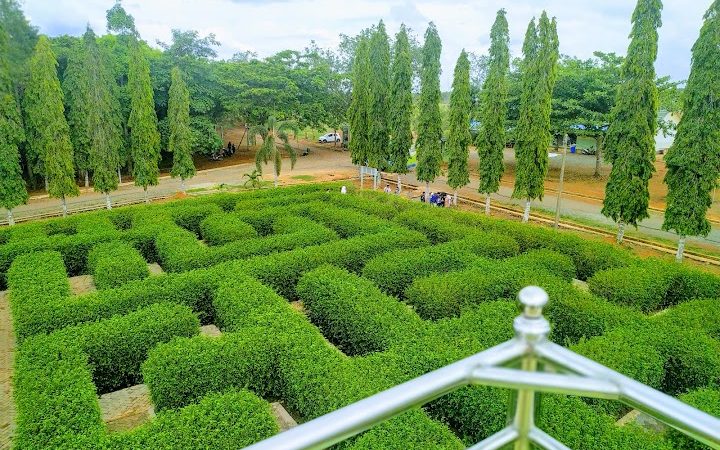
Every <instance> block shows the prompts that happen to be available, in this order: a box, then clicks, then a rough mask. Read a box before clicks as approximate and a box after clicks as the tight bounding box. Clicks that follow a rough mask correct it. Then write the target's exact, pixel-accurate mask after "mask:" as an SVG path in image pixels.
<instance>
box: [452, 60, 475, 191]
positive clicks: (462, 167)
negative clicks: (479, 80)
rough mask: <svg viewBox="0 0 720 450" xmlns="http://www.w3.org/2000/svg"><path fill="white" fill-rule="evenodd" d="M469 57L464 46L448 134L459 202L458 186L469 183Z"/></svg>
mask: <svg viewBox="0 0 720 450" xmlns="http://www.w3.org/2000/svg"><path fill="white" fill-rule="evenodd" d="M471 103H472V102H471V99H470V61H469V60H468V56H467V53H465V49H463V51H462V52H460V57H458V60H457V64H455V73H454V77H453V85H452V94H450V135H449V136H448V155H449V162H448V185H449V186H450V187H451V188H453V189H454V190H455V196H454V203H455V204H456V205H457V191H458V188H460V187H462V186H465V185H467V184H468V183H470V174H469V173H468V147H469V146H470V143H471V142H472V136H471V135H470V108H471Z"/></svg>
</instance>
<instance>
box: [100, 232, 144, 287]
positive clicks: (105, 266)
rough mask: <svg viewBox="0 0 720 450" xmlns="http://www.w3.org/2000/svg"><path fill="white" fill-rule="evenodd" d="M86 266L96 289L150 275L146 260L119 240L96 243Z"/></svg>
mask: <svg viewBox="0 0 720 450" xmlns="http://www.w3.org/2000/svg"><path fill="white" fill-rule="evenodd" d="M88 267H89V268H90V269H91V270H92V273H93V281H94V282H95V286H96V287H97V288H98V289H111V288H116V287H120V286H122V285H124V284H126V283H128V282H130V281H133V280H142V279H143V278H147V277H148V276H150V270H149V269H148V266H147V261H145V259H144V258H143V257H142V255H141V254H140V252H138V251H137V250H135V249H134V248H133V247H132V246H131V245H130V244H127V243H125V242H119V241H115V242H106V243H104V244H99V245H96V246H95V247H94V248H93V249H92V250H91V251H90V254H89V255H88Z"/></svg>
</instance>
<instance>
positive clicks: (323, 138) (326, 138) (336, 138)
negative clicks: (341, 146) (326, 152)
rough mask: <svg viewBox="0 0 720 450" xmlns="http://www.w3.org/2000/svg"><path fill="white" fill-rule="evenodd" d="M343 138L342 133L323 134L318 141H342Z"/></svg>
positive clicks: (325, 142)
mask: <svg viewBox="0 0 720 450" xmlns="http://www.w3.org/2000/svg"><path fill="white" fill-rule="evenodd" d="M341 140H342V139H341V138H340V135H339V134H337V133H328V134H323V135H322V136H320V137H319V138H318V142H320V143H321V144H327V143H328V142H340V141H341Z"/></svg>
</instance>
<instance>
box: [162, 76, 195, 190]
mask: <svg viewBox="0 0 720 450" xmlns="http://www.w3.org/2000/svg"><path fill="white" fill-rule="evenodd" d="M171 80H172V81H171V83H172V84H171V85H170V99H169V100H168V119H169V122H170V139H169V141H168V150H169V151H171V152H172V154H173V167H172V171H171V172H170V174H171V175H172V176H173V177H180V189H181V190H182V192H183V193H184V192H185V180H186V179H188V178H192V177H193V176H194V175H195V163H193V159H192V130H191V129H190V92H189V91H188V88H187V84H185V80H184V79H183V74H182V72H181V71H180V68H178V67H173V69H172V73H171Z"/></svg>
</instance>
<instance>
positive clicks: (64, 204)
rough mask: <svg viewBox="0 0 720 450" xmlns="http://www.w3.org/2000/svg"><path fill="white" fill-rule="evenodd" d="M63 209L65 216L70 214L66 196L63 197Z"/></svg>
mask: <svg viewBox="0 0 720 450" xmlns="http://www.w3.org/2000/svg"><path fill="white" fill-rule="evenodd" d="M62 211H63V217H67V214H68V208H67V201H66V200H65V196H64V195H63V197H62Z"/></svg>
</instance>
